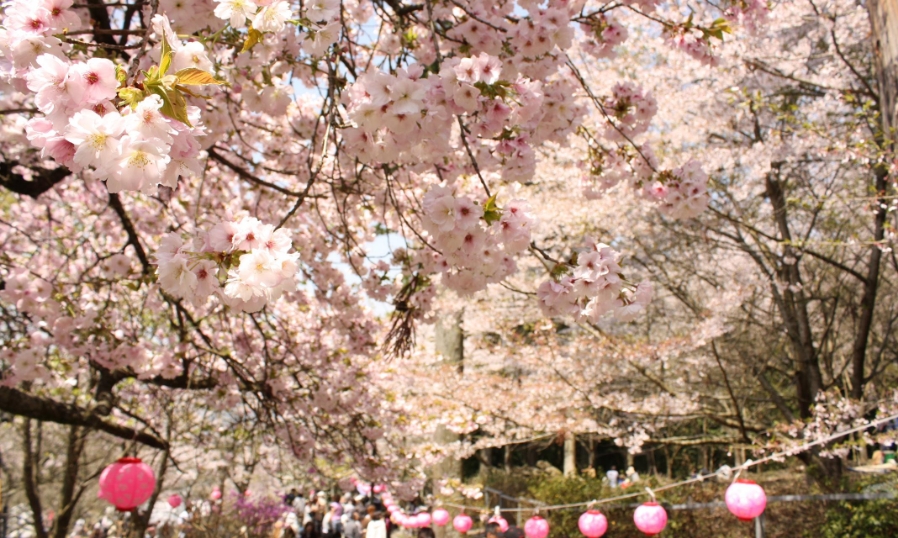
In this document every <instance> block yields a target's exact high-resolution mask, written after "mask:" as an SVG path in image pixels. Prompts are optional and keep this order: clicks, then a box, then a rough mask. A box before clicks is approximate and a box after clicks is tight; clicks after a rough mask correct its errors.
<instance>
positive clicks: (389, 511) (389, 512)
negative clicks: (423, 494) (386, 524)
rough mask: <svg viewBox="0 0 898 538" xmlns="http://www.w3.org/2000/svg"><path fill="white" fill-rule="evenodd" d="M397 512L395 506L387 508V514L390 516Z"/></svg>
mask: <svg viewBox="0 0 898 538" xmlns="http://www.w3.org/2000/svg"><path fill="white" fill-rule="evenodd" d="M397 510H399V507H398V506H396V505H395V504H391V505H390V506H388V507H387V513H388V514H390V515H393V514H395V513H396V511H397Z"/></svg>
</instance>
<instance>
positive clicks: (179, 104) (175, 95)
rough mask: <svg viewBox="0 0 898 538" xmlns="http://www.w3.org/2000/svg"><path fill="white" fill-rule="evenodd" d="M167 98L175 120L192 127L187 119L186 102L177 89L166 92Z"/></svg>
mask: <svg viewBox="0 0 898 538" xmlns="http://www.w3.org/2000/svg"><path fill="white" fill-rule="evenodd" d="M167 93H168V98H169V99H170V100H171V106H172V110H173V111H174V116H172V117H173V118H175V119H176V120H178V121H180V122H182V123H184V124H185V125H187V126H188V127H193V125H191V124H190V119H188V118H187V100H186V99H184V96H183V95H181V92H179V91H178V90H177V89H171V90H168V92H167Z"/></svg>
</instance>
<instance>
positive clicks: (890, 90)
mask: <svg viewBox="0 0 898 538" xmlns="http://www.w3.org/2000/svg"><path fill="white" fill-rule="evenodd" d="M867 12H868V15H869V17H870V30H871V33H872V34H873V69H874V71H875V73H876V83H877V86H878V90H879V95H878V98H879V112H880V128H881V129H882V133H881V135H880V136H878V137H877V141H878V144H879V149H880V151H881V152H882V155H881V158H880V160H879V163H878V164H877V166H876V167H875V169H874V179H873V190H874V193H875V195H876V197H877V199H876V213H875V215H874V218H873V244H872V245H871V246H870V254H869V259H868V262H867V275H866V278H865V279H864V293H863V295H862V297H861V304H860V307H861V311H860V315H859V317H858V325H857V333H856V335H855V339H854V346H853V349H852V353H851V367H852V371H851V397H852V398H856V399H861V398H863V396H864V385H865V384H866V381H867V380H866V379H865V373H864V369H865V365H866V357H867V343H868V340H869V337H870V330H871V327H872V325H873V314H874V310H875V308H876V296H877V292H878V291H879V271H880V265H881V260H882V250H881V248H880V246H881V242H882V240H883V238H884V237H885V221H886V217H887V213H886V212H887V208H888V200H886V199H885V198H884V197H885V195H886V189H887V188H888V176H889V170H888V163H890V162H892V154H893V153H894V150H895V144H894V140H895V128H896V127H898V110H896V108H895V107H896V105H898V0H868V2H867Z"/></svg>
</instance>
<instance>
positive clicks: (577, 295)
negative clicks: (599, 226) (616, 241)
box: [537, 242, 652, 323]
mask: <svg viewBox="0 0 898 538" xmlns="http://www.w3.org/2000/svg"><path fill="white" fill-rule="evenodd" d="M619 262H620V253H618V252H617V251H615V250H614V249H612V248H611V247H609V246H608V245H605V244H602V243H597V242H592V243H591V244H590V246H589V248H588V249H587V251H586V252H583V253H580V254H579V255H578V256H577V261H576V265H573V266H572V267H566V268H565V269H566V271H565V274H563V275H562V276H560V277H558V278H553V279H549V280H546V281H545V282H543V283H542V284H541V285H540V286H539V289H538V290H537V298H538V299H539V306H540V308H541V309H542V311H543V314H545V315H546V316H573V317H574V318H579V319H585V320H588V321H589V322H591V323H596V322H598V321H599V320H600V319H601V318H603V317H605V315H606V314H610V315H611V316H612V317H614V318H615V319H618V320H620V321H629V320H632V319H635V318H636V316H637V315H639V313H641V312H642V311H643V310H644V309H645V307H646V306H647V305H648V304H649V302H650V301H651V299H652V285H651V283H650V282H649V281H643V282H640V283H639V284H638V285H636V286H635V287H634V286H629V285H627V284H626V282H625V280H624V278H623V276H621V267H620V264H619Z"/></svg>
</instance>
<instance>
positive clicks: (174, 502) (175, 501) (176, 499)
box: [168, 493, 184, 508]
mask: <svg viewBox="0 0 898 538" xmlns="http://www.w3.org/2000/svg"><path fill="white" fill-rule="evenodd" d="M183 500H184V499H182V498H181V496H180V495H178V494H177V493H175V494H174V495H172V496H170V497H169V498H168V505H169V506H171V507H172V508H177V507H179V506H181V502H182V501H183Z"/></svg>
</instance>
